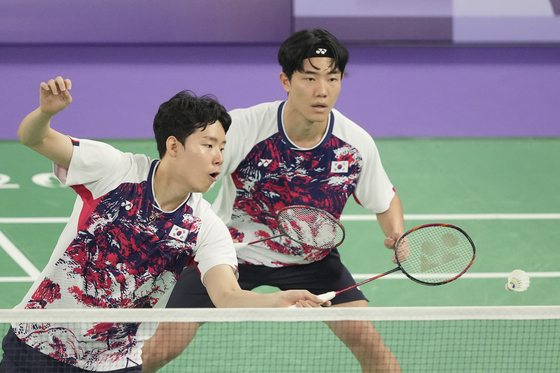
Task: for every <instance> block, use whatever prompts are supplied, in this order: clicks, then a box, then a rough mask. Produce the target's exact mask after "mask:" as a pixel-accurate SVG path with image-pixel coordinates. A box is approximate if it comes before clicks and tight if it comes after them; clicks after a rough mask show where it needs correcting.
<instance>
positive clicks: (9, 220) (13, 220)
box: [0, 218, 70, 224]
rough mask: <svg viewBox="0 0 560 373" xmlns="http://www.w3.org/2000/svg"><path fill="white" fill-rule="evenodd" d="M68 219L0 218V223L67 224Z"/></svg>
mask: <svg viewBox="0 0 560 373" xmlns="http://www.w3.org/2000/svg"><path fill="white" fill-rule="evenodd" d="M69 219H70V218H0V223H6V224H29V223H31V224H34V223H68V220H69Z"/></svg>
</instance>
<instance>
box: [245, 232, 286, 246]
mask: <svg viewBox="0 0 560 373" xmlns="http://www.w3.org/2000/svg"><path fill="white" fill-rule="evenodd" d="M284 236H286V234H285V233H282V234H279V235H278V236H272V237H267V238H263V239H260V240H256V241H252V242H248V243H247V244H246V246H249V245H252V244H255V243H259V242H263V241H268V240H272V239H275V238H279V237H284Z"/></svg>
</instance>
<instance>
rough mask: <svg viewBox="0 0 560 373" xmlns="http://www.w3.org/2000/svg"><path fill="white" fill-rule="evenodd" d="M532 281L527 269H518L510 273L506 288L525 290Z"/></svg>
mask: <svg viewBox="0 0 560 373" xmlns="http://www.w3.org/2000/svg"><path fill="white" fill-rule="evenodd" d="M530 283H531V280H530V278H529V275H527V273H525V271H522V270H520V269H516V270H515V271H513V272H511V273H510V274H509V277H508V282H507V284H506V289H507V290H509V291H525V290H527V288H528V287H529V284H530Z"/></svg>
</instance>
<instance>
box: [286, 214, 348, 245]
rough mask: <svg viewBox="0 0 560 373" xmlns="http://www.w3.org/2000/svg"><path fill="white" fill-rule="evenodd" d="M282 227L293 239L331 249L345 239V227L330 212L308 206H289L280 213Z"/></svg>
mask: <svg viewBox="0 0 560 373" xmlns="http://www.w3.org/2000/svg"><path fill="white" fill-rule="evenodd" d="M277 220H278V225H279V227H280V229H281V230H282V231H283V232H284V233H285V234H286V235H287V236H288V237H289V238H290V239H292V240H294V241H296V242H298V243H300V244H303V245H308V246H311V247H313V248H317V249H320V250H329V249H332V248H334V247H336V246H338V245H340V243H341V242H342V241H343V240H344V235H345V232H344V228H343V227H342V225H341V224H340V223H339V222H338V221H337V220H336V219H335V218H334V217H333V216H331V215H330V214H328V213H327V212H325V211H323V210H319V209H315V208H310V207H306V206H301V207H298V206H296V207H293V208H287V209H284V210H282V211H280V213H279V214H278V217H277Z"/></svg>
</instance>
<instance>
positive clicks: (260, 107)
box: [229, 101, 282, 122]
mask: <svg viewBox="0 0 560 373" xmlns="http://www.w3.org/2000/svg"><path fill="white" fill-rule="evenodd" d="M280 104H282V101H272V102H263V103H260V104H257V105H254V106H251V107H247V108H239V109H234V110H231V111H230V112H229V114H230V115H231V118H232V121H233V122H235V120H237V119H247V118H251V117H252V118H258V117H265V116H268V117H272V118H275V117H276V116H277V115H278V107H279V106H280Z"/></svg>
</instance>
